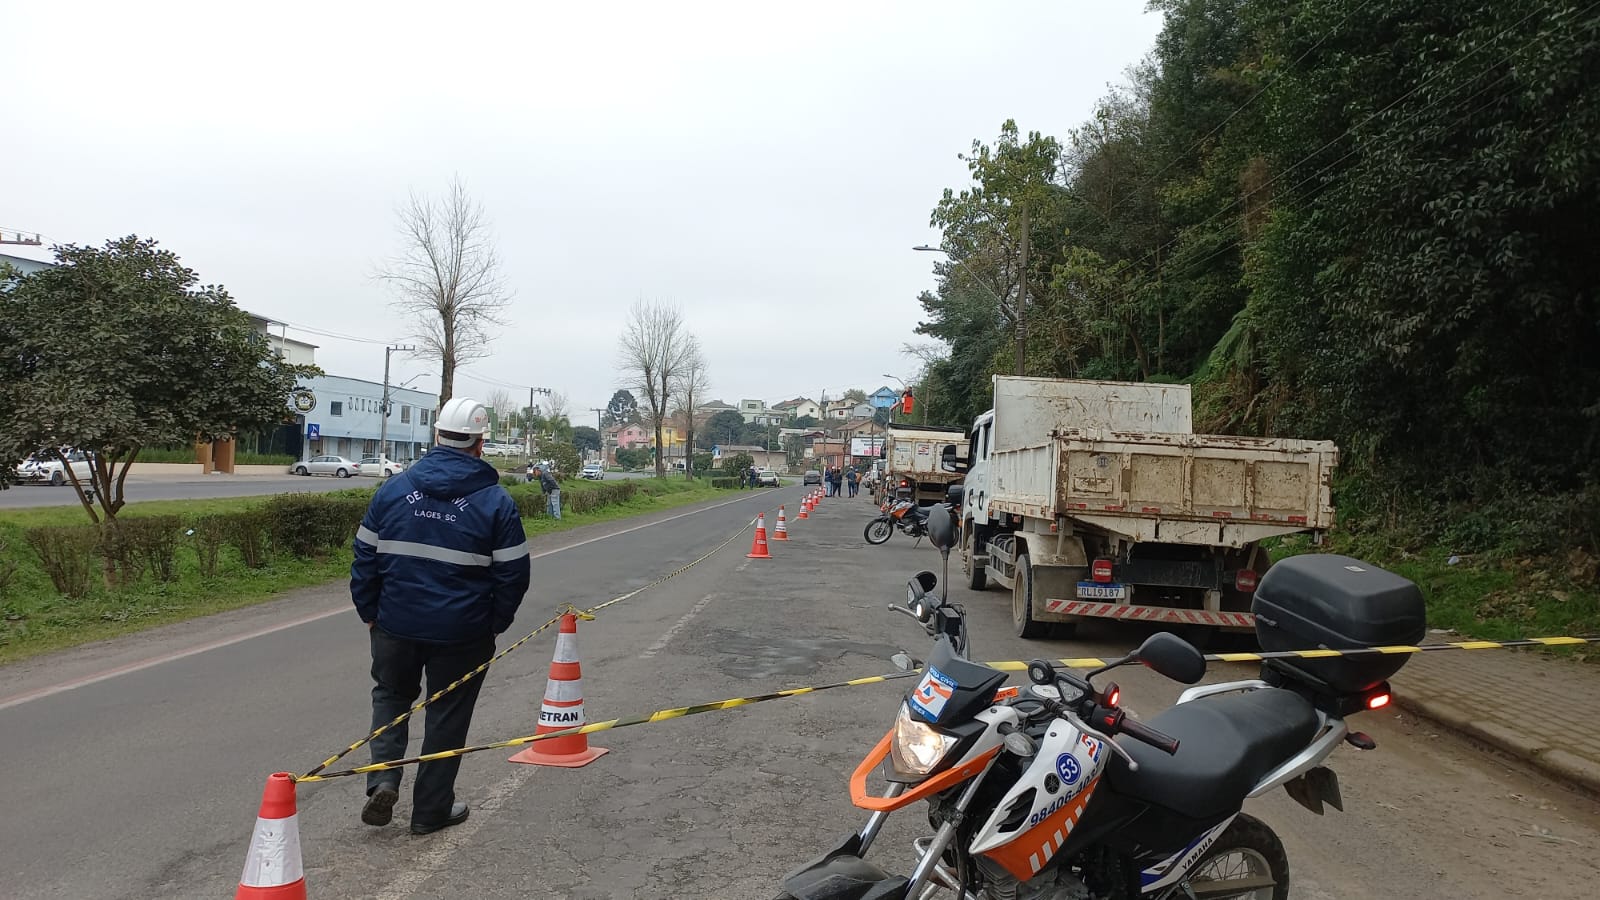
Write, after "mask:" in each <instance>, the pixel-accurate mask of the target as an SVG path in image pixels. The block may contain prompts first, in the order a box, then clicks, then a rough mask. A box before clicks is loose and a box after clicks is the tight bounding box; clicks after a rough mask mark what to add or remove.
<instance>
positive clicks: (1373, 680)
mask: <svg viewBox="0 0 1600 900" xmlns="http://www.w3.org/2000/svg"><path fill="white" fill-rule="evenodd" d="M1250 611H1251V612H1253V613H1255V616H1256V639H1257V640H1258V641H1260V642H1261V649H1263V650H1269V651H1271V650H1318V649H1329V650H1348V649H1351V648H1354V647H1374V646H1389V645H1394V644H1415V643H1417V642H1418V641H1420V640H1422V637H1423V635H1424V634H1426V633H1427V613H1426V610H1425V608H1424V605H1423V602H1422V590H1421V589H1420V588H1418V587H1417V586H1416V585H1415V584H1413V583H1412V582H1410V581H1408V580H1406V579H1404V578H1401V577H1400V576H1399V575H1396V574H1394V573H1393V572H1389V571H1385V570H1384V569H1380V568H1378V567H1377V566H1374V565H1372V564H1371V563H1365V562H1362V561H1361V560H1358V559H1351V558H1350V557H1348V556H1337V555H1334V554H1331V553H1326V554H1324V553H1314V554H1308V555H1305V556H1292V557H1289V558H1288V559H1285V560H1282V561H1279V562H1276V563H1274V564H1273V565H1272V568H1270V569H1268V570H1267V573H1266V574H1265V575H1263V576H1262V578H1261V583H1260V584H1259V585H1258V586H1257V587H1256V593H1255V599H1254V600H1253V601H1252V602H1251V604H1250ZM1410 658H1411V657H1410V654H1394V655H1381V656H1380V655H1373V656H1352V657H1343V658H1336V659H1288V660H1277V661H1276V663H1275V666H1274V667H1275V668H1277V669H1278V670H1280V671H1287V672H1289V673H1290V674H1294V673H1300V674H1304V675H1309V676H1311V678H1313V679H1316V680H1319V681H1322V682H1324V683H1326V684H1327V685H1328V686H1329V687H1331V688H1333V690H1335V691H1337V692H1340V693H1346V694H1358V693H1361V692H1363V691H1367V690H1370V689H1371V688H1374V687H1377V686H1378V685H1379V684H1380V683H1382V682H1383V680H1384V679H1386V678H1388V677H1389V676H1391V675H1393V674H1394V673H1396V672H1398V671H1400V667H1401V666H1403V665H1405V664H1406V660H1408V659H1410Z"/></svg>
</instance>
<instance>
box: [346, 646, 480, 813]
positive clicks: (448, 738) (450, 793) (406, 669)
mask: <svg viewBox="0 0 1600 900" xmlns="http://www.w3.org/2000/svg"><path fill="white" fill-rule="evenodd" d="M371 635H372V681H373V685H372V728H373V730H374V731H376V730H377V729H378V728H380V727H382V726H384V725H387V724H389V723H390V722H392V721H394V718H395V717H396V716H398V715H400V714H401V713H403V712H405V711H406V710H408V709H410V708H411V706H412V704H414V703H416V702H417V697H418V696H419V695H420V693H421V691H422V675H423V673H424V672H426V673H427V675H428V693H429V695H432V694H433V693H435V692H437V691H441V690H443V689H444V687H445V685H447V684H449V683H450V682H452V681H455V680H456V679H457V678H460V677H461V676H463V675H465V674H467V673H468V672H470V671H472V670H473V669H476V668H477V667H478V666H481V665H483V664H484V663H485V662H487V661H488V660H489V657H491V656H493V655H494V638H492V637H485V638H482V639H481V640H475V641H468V642H465V643H459V644H430V643H427V642H425V641H413V640H410V639H408V638H403V637H398V636H396V635H392V634H390V633H389V632H387V631H384V630H383V629H382V628H373V629H372V631H371ZM482 687H483V676H482V675H479V676H478V677H476V678H474V679H472V680H471V681H469V682H467V683H466V684H463V685H462V686H460V687H458V688H456V689H455V690H453V691H451V692H450V693H448V694H445V695H444V696H443V697H440V698H439V699H438V700H436V701H434V702H433V703H430V704H428V706H427V707H426V708H425V709H424V710H423V713H422V714H423V716H424V720H423V727H424V733H423V737H422V753H423V754H424V755H426V754H429V753H437V752H439V751H440V750H454V749H456V748H458V747H464V746H466V743H467V728H468V727H469V726H470V725H471V724H472V707H473V706H474V705H475V704H476V703H477V702H478V690H479V689H480V688H482ZM410 721H411V720H410V719H407V720H406V721H405V722H401V723H400V724H399V725H396V726H395V727H393V728H391V729H389V730H388V731H386V732H384V733H383V734H381V735H379V736H378V738H377V739H376V740H374V741H373V742H372V761H373V762H375V763H377V762H391V761H393V760H397V759H401V758H403V757H404V756H405V755H406V738H407V732H408V729H407V727H406V726H407V725H409V724H410ZM460 769H461V759H460V757H456V758H454V759H442V760H438V761H436V762H426V763H423V764H422V765H420V766H418V767H417V785H416V787H415V788H413V790H412V795H411V799H412V803H411V821H412V822H417V823H422V824H429V825H431V824H435V823H437V822H441V821H443V820H444V819H446V818H449V816H450V807H451V805H452V804H454V803H455V799H456V792H455V784H456V772H457V771H459V770H460ZM401 772H402V770H400V769H391V770H389V771H386V772H368V773H367V793H368V794H369V795H370V794H371V793H372V792H373V791H374V790H376V789H377V788H378V787H379V786H380V785H388V786H389V787H392V788H394V789H395V790H396V791H398V790H399V789H400V774H401Z"/></svg>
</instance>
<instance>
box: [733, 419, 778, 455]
mask: <svg viewBox="0 0 1600 900" xmlns="http://www.w3.org/2000/svg"><path fill="white" fill-rule="evenodd" d="M777 434H778V429H777V428H776V427H775V426H771V425H759V424H757V423H755V422H749V423H745V424H744V425H743V427H741V428H740V429H739V440H737V441H735V443H739V444H747V445H749V446H752V447H761V448H763V449H768V450H770V449H771V448H772V441H773V440H774V439H775V438H776V437H777Z"/></svg>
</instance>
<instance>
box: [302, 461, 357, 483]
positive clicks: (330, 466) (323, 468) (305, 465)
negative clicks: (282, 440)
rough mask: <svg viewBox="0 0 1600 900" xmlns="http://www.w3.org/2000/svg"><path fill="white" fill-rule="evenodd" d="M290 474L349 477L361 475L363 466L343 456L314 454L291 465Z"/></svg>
mask: <svg viewBox="0 0 1600 900" xmlns="http://www.w3.org/2000/svg"><path fill="white" fill-rule="evenodd" d="M289 474H290V475H332V476H334V477H335V478H349V477H350V476H351V475H360V474H361V467H360V466H358V465H356V464H355V463H353V462H351V461H350V460H348V459H345V458H344V457H342V456H313V457H311V458H310V459H308V460H306V461H304V462H297V463H295V464H294V465H292V466H290V467H289Z"/></svg>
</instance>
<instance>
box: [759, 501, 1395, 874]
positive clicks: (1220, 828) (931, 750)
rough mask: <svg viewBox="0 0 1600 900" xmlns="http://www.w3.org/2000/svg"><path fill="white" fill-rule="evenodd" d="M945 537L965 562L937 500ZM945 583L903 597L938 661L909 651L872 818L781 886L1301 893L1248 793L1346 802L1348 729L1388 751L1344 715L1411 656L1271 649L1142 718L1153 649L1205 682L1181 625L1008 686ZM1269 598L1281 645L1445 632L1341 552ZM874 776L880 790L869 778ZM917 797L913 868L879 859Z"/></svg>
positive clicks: (1366, 701)
mask: <svg viewBox="0 0 1600 900" xmlns="http://www.w3.org/2000/svg"><path fill="white" fill-rule="evenodd" d="M928 532H929V537H930V540H931V542H932V543H933V544H934V546H935V547H937V548H938V549H939V550H940V551H941V553H942V554H943V555H944V556H945V572H946V575H947V576H948V574H949V552H950V548H951V546H952V545H953V544H954V543H955V540H956V535H955V525H954V523H953V520H952V518H951V516H950V514H949V511H948V508H947V507H944V506H938V507H934V508H933V509H932V510H931V511H930V515H929V522H928ZM938 581H939V579H938V578H937V577H935V576H934V574H933V573H932V572H921V573H919V574H918V575H917V576H916V577H915V578H913V579H912V580H911V581H910V582H908V585H907V590H906V600H905V603H904V605H898V604H897V605H894V606H891V607H889V608H890V609H891V610H893V611H895V612H897V613H902V614H904V615H908V616H911V617H912V618H914V619H916V620H917V622H918V623H919V624H921V625H922V627H923V628H924V630H925V631H926V632H927V633H928V635H930V636H931V637H932V638H933V649H932V652H931V653H930V654H929V658H928V660H927V662H926V663H919V662H917V661H915V660H913V659H911V658H910V657H909V656H906V655H905V654H903V653H902V654H896V657H895V662H896V664H897V665H899V666H900V667H901V668H902V669H907V670H909V669H913V668H918V667H920V671H921V672H922V677H921V679H920V680H919V681H918V682H917V683H916V686H915V687H914V688H912V689H911V690H910V691H908V692H907V694H906V695H905V697H904V699H903V700H902V702H901V703H900V704H899V706H898V710H897V713H896V715H895V720H894V724H893V726H892V727H891V728H890V730H889V732H888V733H887V734H886V735H884V737H883V738H882V739H881V740H880V741H878V744H877V746H875V747H874V748H873V749H872V751H871V752H870V753H869V754H868V755H867V757H866V759H864V760H863V761H862V762H861V764H860V765H859V766H858V767H857V768H856V770H855V773H854V774H853V775H852V776H851V778H850V793H851V801H852V802H853V803H854V804H855V805H856V806H858V807H861V808H862V809H865V810H869V811H870V812H871V815H870V817H869V818H868V819H867V822H866V824H865V825H864V826H863V827H862V828H861V829H860V830H859V831H857V832H855V833H852V834H850V835H849V836H848V837H847V838H845V840H844V841H843V842H841V843H840V844H839V845H838V846H837V847H835V848H834V849H832V850H830V851H828V852H827V853H825V854H823V855H822V856H821V857H819V858H818V859H816V860H815V861H814V862H812V863H810V864H808V865H806V866H804V867H802V868H800V869H798V870H796V871H795V872H793V873H791V874H790V875H789V876H787V877H786V878H785V879H784V881H783V885H782V890H783V892H782V893H781V894H779V896H778V900H903V898H917V900H930V898H947V897H953V898H957V900H1002V898H1004V900H1011V898H1017V900H1124V898H1135V897H1138V898H1151V900H1185V898H1212V900H1218V898H1254V900H1287V897H1288V896H1289V861H1288V857H1287V855H1286V853H1285V851H1284V848H1283V844H1282V843H1281V842H1280V841H1279V839H1278V837H1277V835H1276V834H1274V833H1273V831H1272V829H1271V828H1270V827H1268V826H1267V825H1266V824H1265V823H1264V822H1262V821H1260V820H1259V819H1256V818H1254V817H1253V816H1250V815H1247V814H1245V813H1244V812H1242V807H1243V804H1244V801H1245V799H1246V798H1248V797H1259V796H1261V795H1263V794H1265V793H1267V792H1268V791H1271V790H1274V789H1276V788H1278V787H1282V788H1284V789H1285V790H1286V791H1287V792H1288V794H1289V796H1290V797H1292V798H1294V799H1295V800H1296V801H1297V802H1298V803H1300V804H1301V805H1302V806H1305V807H1306V808H1307V809H1309V810H1311V811H1312V812H1314V813H1317V814H1318V815H1321V814H1322V813H1323V807H1324V805H1328V806H1332V807H1334V808H1335V809H1339V810H1342V809H1343V805H1342V800H1341V798H1340V793H1339V783H1338V778H1337V776H1336V775H1335V774H1334V773H1333V771H1332V770H1331V769H1328V768H1326V767H1324V766H1323V765H1322V762H1323V761H1324V760H1325V759H1326V758H1327V757H1328V756H1329V754H1331V753H1332V752H1333V750H1334V749H1335V748H1336V747H1337V746H1338V745H1339V744H1340V743H1341V742H1345V743H1349V744H1351V745H1353V746H1355V747H1357V748H1360V749H1362V750H1371V749H1373V748H1374V747H1375V744H1374V742H1373V741H1372V739H1371V738H1369V737H1367V736H1366V735H1364V734H1361V733H1359V732H1356V733H1352V732H1350V731H1349V729H1348V728H1347V727H1346V725H1345V718H1346V717H1347V716H1349V715H1352V714H1354V713H1358V712H1364V711H1367V710H1375V709H1380V708H1382V707H1383V706H1385V705H1387V703H1388V701H1389V685H1388V683H1387V682H1386V681H1385V680H1384V679H1386V678H1388V677H1389V676H1390V675H1393V674H1394V673H1395V672H1396V671H1398V670H1399V669H1400V667H1401V666H1402V665H1404V663H1405V660H1406V658H1407V657H1405V656H1399V655H1395V656H1387V655H1386V656H1370V657H1368V656H1363V657H1343V658H1328V659H1315V660H1302V659H1293V660H1288V661H1279V660H1271V661H1268V662H1267V663H1265V664H1264V665H1263V670H1262V677H1261V678H1260V679H1259V680H1250V681H1236V682H1229V683H1225V684H1211V685H1204V686H1201V687H1192V688H1190V689H1188V690H1187V691H1185V692H1184V693H1183V694H1182V696H1180V697H1179V699H1178V702H1177V704H1176V705H1174V706H1173V707H1171V708H1170V709H1167V710H1166V711H1164V712H1161V713H1159V714H1158V715H1155V716H1153V717H1151V718H1150V719H1148V720H1139V719H1136V718H1133V717H1132V716H1131V715H1130V714H1129V712H1128V711H1127V710H1126V709H1125V708H1124V707H1123V706H1122V691H1121V689H1120V688H1118V686H1117V685H1116V683H1114V682H1110V681H1106V680H1104V679H1102V678H1101V676H1103V675H1105V674H1106V673H1107V672H1109V671H1110V670H1112V669H1115V668H1118V667H1120V666H1126V665H1131V664H1134V663H1138V664H1140V665H1143V666H1146V667H1148V668H1150V669H1152V670H1153V671H1155V672H1157V673H1159V674H1161V675H1163V676H1165V677H1167V678H1171V679H1173V680H1175V681H1178V682H1182V683H1184V684H1195V683H1196V682H1198V681H1199V680H1200V679H1201V677H1202V676H1204V674H1205V670H1206V663H1205V658H1204V657H1203V656H1201V655H1200V653H1199V651H1197V650H1195V649H1194V647H1192V646H1191V645H1189V644H1188V643H1186V642H1185V641H1183V640H1181V639H1180V638H1178V637H1175V636H1173V635H1171V634H1167V633H1164V632H1163V633H1158V634H1154V635H1152V636H1151V637H1150V638H1149V639H1147V640H1146V641H1145V642H1144V643H1143V644H1142V645H1141V646H1140V647H1139V648H1138V649H1137V650H1135V651H1134V652H1133V653H1131V654H1129V655H1128V656H1126V657H1124V658H1122V659H1119V660H1114V661H1111V662H1110V663H1108V664H1107V665H1105V666H1103V667H1101V668H1099V669H1096V670H1094V671H1092V672H1089V673H1088V674H1086V675H1082V676H1080V675H1078V674H1076V673H1075V672H1072V671H1067V670H1058V669H1057V668H1056V667H1055V666H1054V665H1052V664H1051V663H1050V662H1048V661H1046V660H1042V659H1041V660H1034V661H1033V662H1032V663H1030V664H1029V667H1028V680H1029V682H1030V684H1028V685H1026V686H1023V687H1021V688H1018V687H1009V688H1004V689H1002V687H1001V685H1002V684H1004V682H1005V680H1006V674H1005V673H1004V672H1000V671H997V670H995V669H991V668H988V667H987V666H984V665H982V664H979V663H975V662H971V661H970V659H969V654H970V652H971V644H970V641H969V638H968V634H967V624H966V616H965V611H964V610H963V609H962V607H960V606H959V605H955V604H951V603H949V602H948V601H947V600H946V599H945V598H942V597H940V596H939V595H938V594H937V593H935V588H936V586H937V585H938ZM1255 602H1256V608H1257V610H1258V612H1259V616H1258V633H1259V637H1260V638H1261V642H1262V645H1263V646H1264V647H1266V648H1267V649H1269V650H1271V649H1303V648H1309V647H1317V646H1326V647H1351V646H1356V645H1358V644H1362V643H1365V644H1407V643H1414V642H1415V641H1417V640H1419V639H1420V638H1421V636H1422V632H1423V631H1425V630H1426V625H1425V622H1424V619H1423V608H1422V596H1421V592H1420V591H1419V590H1418V589H1417V586H1416V585H1414V584H1412V583H1411V582H1409V581H1406V580H1405V579H1403V578H1400V577H1399V576H1397V575H1393V574H1391V573H1389V572H1386V571H1384V570H1382V569H1379V568H1377V567H1375V566H1370V565H1368V564H1366V563H1363V562H1360V561H1358V560H1354V559H1349V558H1347V557H1341V556H1334V555H1331V554H1315V555H1310V556H1303V557H1293V558H1290V559H1287V560H1284V561H1282V562H1280V563H1278V564H1277V565H1275V566H1274V567H1273V568H1272V569H1271V570H1270V571H1269V572H1268V574H1267V576H1266V577H1264V578H1263V579H1262V582H1261V585H1260V587H1259V588H1258V591H1257V597H1256V601H1255ZM875 773H876V775H877V776H879V777H881V780H883V781H885V782H887V787H886V789H884V790H882V791H881V792H874V791H873V790H871V789H869V786H868V780H869V778H873V777H874V775H875ZM918 800H927V801H928V818H929V824H930V826H931V828H932V829H933V833H932V834H931V835H929V836H926V837H922V838H919V839H917V840H916V841H914V849H915V855H916V860H917V862H916V863H915V865H914V867H913V869H912V871H911V872H910V874H909V875H899V874H890V873H888V872H886V871H884V870H883V869H881V868H879V867H878V866H877V865H875V864H873V863H872V862H869V861H867V860H866V859H865V856H866V855H867V852H868V851H869V849H870V848H871V847H872V844H873V842H874V840H875V839H876V838H877V836H878V834H879V832H880V831H881V829H882V827H883V824H884V822H885V820H886V819H887V818H888V816H889V815H890V814H891V813H893V812H896V811H898V810H901V809H904V808H906V807H907V806H909V805H911V804H913V803H915V802H916V801H918Z"/></svg>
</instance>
